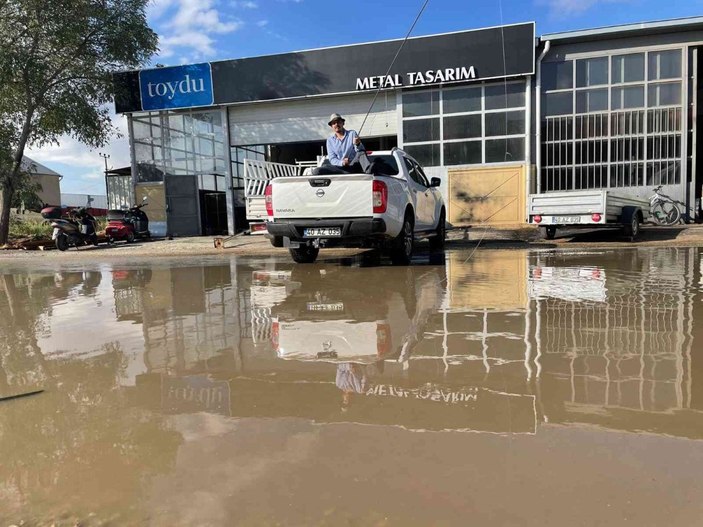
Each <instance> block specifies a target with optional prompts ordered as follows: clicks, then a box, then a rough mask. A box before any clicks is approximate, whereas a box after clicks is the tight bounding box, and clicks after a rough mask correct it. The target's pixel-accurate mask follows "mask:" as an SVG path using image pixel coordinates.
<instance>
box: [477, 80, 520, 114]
mask: <svg viewBox="0 0 703 527" xmlns="http://www.w3.org/2000/svg"><path fill="white" fill-rule="evenodd" d="M522 106H525V86H524V85H523V84H522V83H520V84H515V83H513V84H505V83H503V84H490V85H487V86H486V110H502V109H503V108H520V107H522Z"/></svg>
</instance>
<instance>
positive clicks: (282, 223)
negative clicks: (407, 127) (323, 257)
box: [265, 148, 447, 265]
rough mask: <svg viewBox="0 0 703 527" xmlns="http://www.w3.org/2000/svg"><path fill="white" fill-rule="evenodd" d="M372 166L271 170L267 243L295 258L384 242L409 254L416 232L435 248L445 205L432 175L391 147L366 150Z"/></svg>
mask: <svg viewBox="0 0 703 527" xmlns="http://www.w3.org/2000/svg"><path fill="white" fill-rule="evenodd" d="M368 160H369V161H370V162H371V166H372V167H373V170H372V173H361V174H334V175H303V176H288V177H277V178H275V179H273V180H271V182H270V184H269V185H268V186H267V187H266V190H265V201H266V212H267V214H268V221H267V222H266V228H267V230H268V233H269V236H270V238H271V243H272V244H273V245H274V246H276V247H288V248H289V250H290V254H291V256H292V258H293V260H294V261H295V262H297V263H311V262H314V261H315V259H316V258H317V255H318V253H319V250H320V247H379V248H384V249H388V251H389V253H390V257H391V260H392V261H393V263H395V264H401V265H406V264H408V263H409V262H410V259H411V257H412V253H413V247H414V243H415V240H417V239H418V238H423V237H426V238H429V239H430V246H431V249H433V250H438V249H441V248H442V247H443V245H444V238H445V234H446V227H445V220H446V217H447V215H446V207H445V205H444V201H443V199H442V195H441V193H440V191H439V188H438V187H439V184H440V180H439V178H432V179H431V180H428V179H427V176H425V173H424V171H423V170H422V167H420V165H419V164H418V162H417V161H415V160H414V159H413V158H412V157H410V156H409V155H407V154H406V153H405V152H403V151H402V150H400V149H398V148H394V149H393V150H390V151H382V152H373V153H369V155H368Z"/></svg>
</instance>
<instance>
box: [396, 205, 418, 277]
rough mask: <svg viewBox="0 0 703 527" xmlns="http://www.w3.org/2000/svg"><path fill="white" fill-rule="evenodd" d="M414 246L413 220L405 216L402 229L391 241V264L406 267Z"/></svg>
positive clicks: (408, 215) (407, 215)
mask: <svg viewBox="0 0 703 527" xmlns="http://www.w3.org/2000/svg"><path fill="white" fill-rule="evenodd" d="M414 245H415V232H414V229H413V219H412V217H411V216H410V214H406V215H405V220H403V229H402V230H401V231H400V233H399V234H398V237H397V238H396V239H395V240H394V241H393V247H392V248H391V261H392V262H393V264H394V265H408V264H409V263H410V260H411V259H412V256H413V248H414Z"/></svg>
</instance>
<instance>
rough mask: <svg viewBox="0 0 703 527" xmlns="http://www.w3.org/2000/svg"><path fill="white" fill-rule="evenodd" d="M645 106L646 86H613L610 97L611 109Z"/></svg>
mask: <svg viewBox="0 0 703 527" xmlns="http://www.w3.org/2000/svg"><path fill="white" fill-rule="evenodd" d="M643 106H644V86H627V87H623V88H613V89H612V93H611V99H610V108H611V110H624V109H627V108H642V107H643Z"/></svg>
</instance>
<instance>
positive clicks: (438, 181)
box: [430, 177, 442, 187]
mask: <svg viewBox="0 0 703 527" xmlns="http://www.w3.org/2000/svg"><path fill="white" fill-rule="evenodd" d="M441 184H442V180H441V179H439V178H438V177H433V178H432V179H430V187H438V186H440V185H441Z"/></svg>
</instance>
